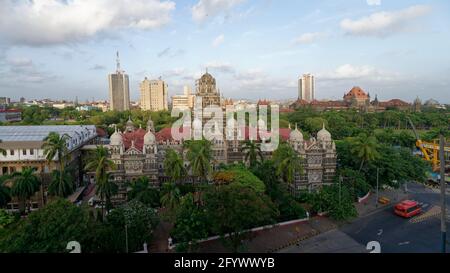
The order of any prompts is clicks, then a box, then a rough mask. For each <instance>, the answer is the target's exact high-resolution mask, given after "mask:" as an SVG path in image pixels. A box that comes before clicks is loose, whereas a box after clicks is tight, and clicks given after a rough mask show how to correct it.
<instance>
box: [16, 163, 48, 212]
mask: <svg viewBox="0 0 450 273" xmlns="http://www.w3.org/2000/svg"><path fill="white" fill-rule="evenodd" d="M40 184H41V183H40V181H39V178H38V177H37V176H36V175H35V174H34V169H32V168H24V169H22V172H16V173H14V174H13V175H12V186H11V195H12V196H15V197H17V198H18V200H19V210H20V212H21V213H22V214H23V213H24V212H25V209H26V207H27V208H28V211H30V209H31V207H30V204H29V203H28V204H27V201H29V200H30V198H31V197H32V196H33V195H34V194H35V193H36V192H37V191H39V187H40Z"/></svg>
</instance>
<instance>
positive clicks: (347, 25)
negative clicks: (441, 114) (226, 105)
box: [0, 0, 450, 103]
mask: <svg viewBox="0 0 450 273" xmlns="http://www.w3.org/2000/svg"><path fill="white" fill-rule="evenodd" d="M449 26H450V1H447V0H429V1H420V0H410V1H407V0H317V1H310V0H183V1H181V0H179V1H178V0H0V96H7V97H11V98H12V99H16V100H17V99H18V98H20V97H25V98H27V99H33V98H37V99H39V98H52V99H68V100H74V99H75V97H78V99H79V101H81V102H83V101H86V100H92V99H95V100H98V99H107V98H108V81H107V75H108V74H109V73H113V72H115V69H116V52H117V51H119V52H120V59H121V66H122V69H123V70H125V71H126V73H127V74H128V75H129V76H130V95H131V98H132V100H138V98H139V82H140V81H142V80H143V79H144V78H145V77H148V78H152V79H157V78H159V77H162V78H163V79H164V80H165V81H166V82H167V83H168V85H169V94H170V95H174V94H181V93H182V87H183V86H184V85H189V86H191V87H192V88H194V87H195V79H197V78H199V77H200V76H201V75H202V74H203V73H204V72H205V70H206V68H208V71H209V72H210V73H211V74H212V75H213V76H214V77H215V78H216V80H217V85H218V87H219V88H220V91H221V93H222V95H223V96H224V97H227V98H233V99H250V100H257V99H295V98H297V96H298V91H297V90H298V87H297V81H298V78H299V76H300V75H302V74H304V73H312V74H313V75H314V76H315V77H316V97H317V98H318V99H342V96H343V95H344V93H346V92H348V91H349V90H350V89H351V88H352V87H353V86H360V87H362V88H363V89H364V90H366V91H367V92H369V93H370V95H371V96H372V98H374V97H375V95H377V96H378V98H379V99H380V100H388V99H392V98H400V99H403V100H406V101H409V102H411V101H413V100H414V99H415V98H416V97H417V96H418V97H420V98H421V99H422V100H427V99H430V98H434V99H437V100H439V101H440V102H442V103H450V77H449V75H450V50H449V49H450V27H449Z"/></svg>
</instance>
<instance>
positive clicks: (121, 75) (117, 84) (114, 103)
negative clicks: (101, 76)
mask: <svg viewBox="0 0 450 273" xmlns="http://www.w3.org/2000/svg"><path fill="white" fill-rule="evenodd" d="M108 79H109V108H110V110H112V111H126V110H130V81H129V78H128V75H127V74H125V71H123V70H121V69H120V59H119V52H117V70H116V73H115V74H110V75H109V76H108Z"/></svg>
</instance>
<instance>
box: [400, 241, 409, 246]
mask: <svg viewBox="0 0 450 273" xmlns="http://www.w3.org/2000/svg"><path fill="white" fill-rule="evenodd" d="M409 243H410V242H409V241H408V242H403V243H398V245H399V246H404V245H409Z"/></svg>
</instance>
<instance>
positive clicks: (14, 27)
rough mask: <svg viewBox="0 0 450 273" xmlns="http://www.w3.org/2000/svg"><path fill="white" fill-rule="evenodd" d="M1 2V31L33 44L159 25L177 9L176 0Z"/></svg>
mask: <svg viewBox="0 0 450 273" xmlns="http://www.w3.org/2000/svg"><path fill="white" fill-rule="evenodd" d="M1 5H2V8H1V9H0V35H2V36H3V37H4V38H6V40H7V41H9V42H10V43H15V44H23V45H32V46H40V45H47V44H61V43H70V42H79V41H82V40H85V39H88V38H91V37H94V36H96V35H98V34H101V33H113V32H114V31H118V30H123V29H141V30H150V29H154V28H158V27H161V26H163V25H165V24H167V23H169V22H170V20H171V12H172V11H173V10H174V9H175V3H174V2H172V1H160V0H132V1H131V0H95V1H94V0H70V1H60V0H33V1H27V0H2V4H1Z"/></svg>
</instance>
